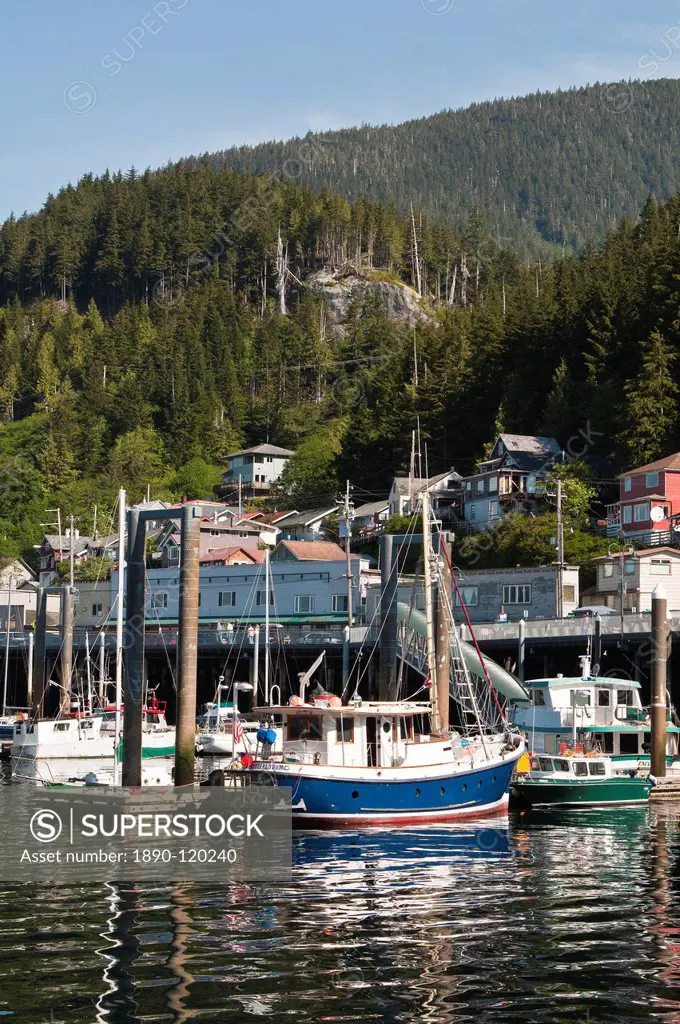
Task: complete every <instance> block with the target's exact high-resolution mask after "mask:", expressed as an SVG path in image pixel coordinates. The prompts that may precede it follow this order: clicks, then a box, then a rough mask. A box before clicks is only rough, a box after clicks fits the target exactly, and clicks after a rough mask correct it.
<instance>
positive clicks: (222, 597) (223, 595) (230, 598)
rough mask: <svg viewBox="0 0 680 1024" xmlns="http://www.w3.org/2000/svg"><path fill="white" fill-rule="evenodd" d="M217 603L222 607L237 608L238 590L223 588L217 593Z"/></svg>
mask: <svg viewBox="0 0 680 1024" xmlns="http://www.w3.org/2000/svg"><path fill="white" fill-rule="evenodd" d="M217 604H218V606H219V607H220V608H235V607H236V591H235V590H221V591H220V593H219V594H218V595H217Z"/></svg>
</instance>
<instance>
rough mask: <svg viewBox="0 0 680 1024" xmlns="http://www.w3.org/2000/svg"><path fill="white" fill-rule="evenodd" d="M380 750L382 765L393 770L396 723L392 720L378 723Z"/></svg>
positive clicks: (387, 719) (383, 720) (384, 719)
mask: <svg viewBox="0 0 680 1024" xmlns="http://www.w3.org/2000/svg"><path fill="white" fill-rule="evenodd" d="M378 750H379V752H380V765H381V766H382V767H388V768H391V767H392V765H393V764H394V722H393V720H392V719H391V718H381V719H379V721H378Z"/></svg>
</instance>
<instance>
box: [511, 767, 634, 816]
mask: <svg viewBox="0 0 680 1024" xmlns="http://www.w3.org/2000/svg"><path fill="white" fill-rule="evenodd" d="M653 785H654V783H653V781H652V779H650V778H649V776H647V777H645V776H642V775H635V774H634V773H626V774H617V773H616V772H615V770H614V765H613V763H612V761H611V759H610V758H608V757H588V756H586V755H584V754H565V755H562V756H560V757H547V756H540V755H535V754H534V755H532V756H531V757H530V758H529V771H528V772H526V773H519V772H518V773H517V774H516V775H515V777H514V778H513V780H512V783H511V786H510V795H511V798H512V800H513V801H514V802H515V804H518V805H520V806H525V807H607V806H610V805H614V804H618V805H625V804H644V803H647V801H648V800H649V794H650V793H651V791H652V788H653Z"/></svg>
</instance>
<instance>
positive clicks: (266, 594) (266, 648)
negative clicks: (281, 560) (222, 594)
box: [264, 545, 269, 704]
mask: <svg viewBox="0 0 680 1024" xmlns="http://www.w3.org/2000/svg"><path fill="white" fill-rule="evenodd" d="M264 702H265V704H268V703H269V545H267V546H266V547H265V549H264Z"/></svg>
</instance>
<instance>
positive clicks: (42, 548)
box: [38, 530, 93, 587]
mask: <svg viewBox="0 0 680 1024" xmlns="http://www.w3.org/2000/svg"><path fill="white" fill-rule="evenodd" d="M92 543H93V539H92V537H81V536H80V533H79V531H78V530H74V531H73V541H71V536H70V530H66V531H65V532H64V533H63V534H62V535H61V536H59V534H54V533H46V534H45V535H44V536H43V539H42V540H41V542H40V545H39V548H38V551H39V555H40V577H39V583H40V586H41V587H49V586H51V584H52V583H58V582H59V572H58V570H57V566H58V565H59V563H60V562H64V561H69V560H70V558H71V547H73V561H74V564H76V565H78V564H80V563H81V562H85V561H86V560H87V558H88V557H89V550H90V546H91V545H92Z"/></svg>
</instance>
